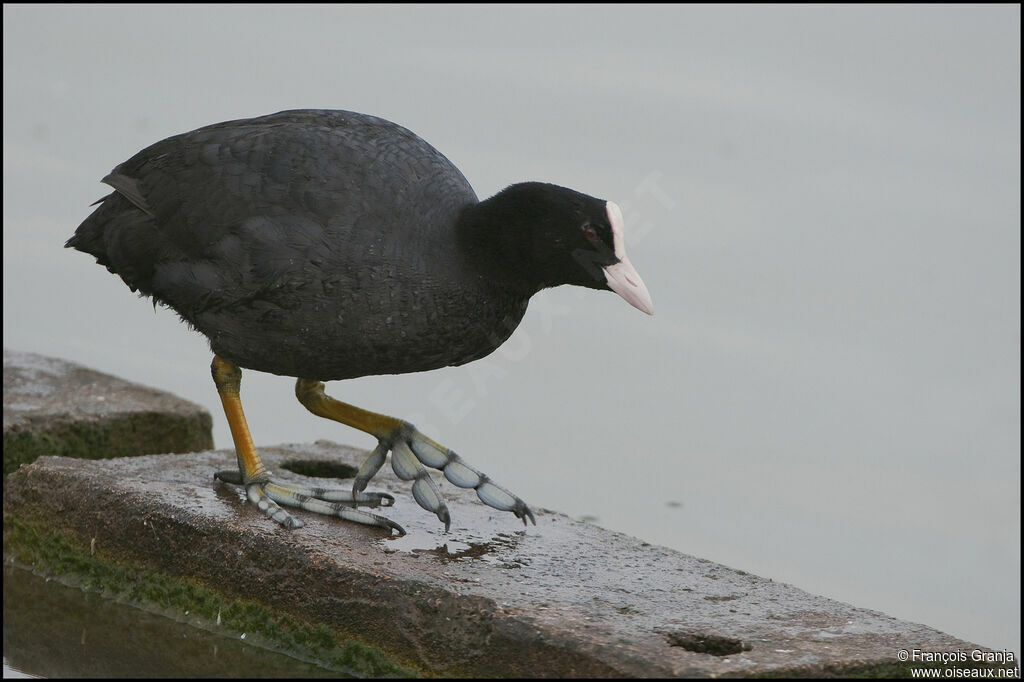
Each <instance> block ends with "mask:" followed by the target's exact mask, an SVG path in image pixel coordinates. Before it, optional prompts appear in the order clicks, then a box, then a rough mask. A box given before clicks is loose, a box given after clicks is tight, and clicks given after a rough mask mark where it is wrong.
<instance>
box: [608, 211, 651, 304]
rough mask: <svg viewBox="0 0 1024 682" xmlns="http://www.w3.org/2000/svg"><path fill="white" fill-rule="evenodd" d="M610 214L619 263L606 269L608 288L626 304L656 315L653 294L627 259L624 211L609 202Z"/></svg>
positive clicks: (609, 219)
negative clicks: (652, 299) (624, 300)
mask: <svg viewBox="0 0 1024 682" xmlns="http://www.w3.org/2000/svg"><path fill="white" fill-rule="evenodd" d="M605 210H606V211H607V212H608V223H609V224H610V225H611V226H612V239H613V240H614V242H615V256H616V257H617V258H618V259H619V262H618V263H615V264H614V265H609V266H608V267H606V268H604V276H605V279H606V280H607V281H608V288H609V289H611V290H612V291H614V292H615V293H617V294H618V295H619V296H621V297H622V298H624V299H626V302H627V303H629V304H630V305H631V306H633V307H634V308H636V309H638V310H642V311H643V312H645V313H647V314H648V315H653V314H654V303H653V302H652V301H651V294H650V292H648V291H647V286H646V285H645V284H644V281H643V280H642V279H640V273H638V272H637V271H636V268H634V267H633V264H632V263H630V262H629V259H628V258H626V240H625V237H624V236H623V224H624V221H623V219H622V209H620V208H619V207H618V205H617V204H616V203H615V202H614V201H609V202H608V204H607V205H606V207H605Z"/></svg>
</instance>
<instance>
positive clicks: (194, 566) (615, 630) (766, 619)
mask: <svg viewBox="0 0 1024 682" xmlns="http://www.w3.org/2000/svg"><path fill="white" fill-rule="evenodd" d="M366 454H367V453H366V452H365V451H361V450H357V449H354V448H350V447H346V446H341V445H336V444H333V443H329V442H323V441H321V442H317V443H313V444H301V445H284V446H279V447H264V448H261V455H262V456H263V458H264V461H265V462H266V464H267V466H268V468H270V469H271V470H273V471H275V472H277V473H278V474H279V475H280V476H281V477H282V478H287V479H289V480H295V481H300V482H303V483H307V484H310V485H321V486H323V485H332V483H331V481H330V480H325V479H323V478H310V477H307V476H303V475H299V474H295V473H293V472H291V471H289V469H295V470H303V471H307V470H308V468H303V467H302V466H297V465H296V463H299V462H303V463H306V466H307V467H309V466H313V467H314V469H315V465H316V464H317V463H320V464H323V463H339V462H341V463H345V464H349V465H352V466H358V465H359V464H360V463H361V461H362V459H363V458H364V457H365V456H366ZM234 464H235V457H234V453H233V451H216V452H210V451H207V452H202V453H196V454H191V455H188V456H184V457H183V456H165V455H150V456H141V457H133V458H126V459H117V460H102V461H82V460H74V459H70V458H62V457H43V458H40V459H39V460H37V461H36V462H35V463H33V464H30V465H27V466H24V467H22V469H21V470H20V471H19V472H17V473H16V474H14V475H12V476H11V477H9V479H8V481H7V486H6V494H5V498H4V512H5V517H8V516H10V517H13V518H18V519H28V520H32V521H34V522H38V523H45V524H46V525H47V526H48V527H52V528H54V529H58V530H60V531H61V532H65V533H69V534H72V535H73V536H74V537H76V538H78V539H79V541H80V542H81V543H82V544H83V546H89V547H91V548H92V549H93V550H94V551H95V553H96V554H97V555H100V556H103V557H105V558H106V559H109V560H110V561H115V562H131V563H133V564H138V565H143V566H146V567H148V568H150V569H152V570H156V571H161V572H164V573H167V574H169V575H173V576H180V577H182V578H186V579H195V580H198V581H200V582H201V583H202V584H204V585H210V586H214V587H215V588H216V589H217V590H219V591H220V592H222V593H223V594H225V595H227V596H228V597H231V598H238V599H252V600H255V601H257V602H259V603H261V604H267V605H269V606H270V607H272V608H274V609H278V610H280V611H282V612H285V613H288V614H293V615H295V616H296V617H300V618H302V619H304V620H306V621H309V622H312V623H317V624H323V625H326V626H327V627H330V628H331V629H332V630H333V631H334V632H336V633H338V636H341V637H346V636H350V637H356V638H359V639H360V640H361V641H365V642H371V643H373V645H374V646H377V647H380V648H381V649H382V650H383V651H385V652H386V653H387V654H388V655H390V656H393V657H395V659H396V660H398V661H400V662H401V663H402V664H403V665H409V666H412V667H414V668H416V669H418V670H420V671H421V672H423V673H424V674H428V675H479V676H527V677H566V676H583V677H608V676H616V677H620V676H641V677H651V676H658V677H660V676H721V675H726V676H750V675H783V676H795V675H800V676H821V675H841V676H845V675H856V674H867V675H875V676H877V675H881V676H891V675H904V676H905V675H907V674H908V672H909V671H908V668H909V667H912V666H913V664H912V663H903V662H900V661H899V660H898V658H897V655H898V651H899V650H900V649H908V650H913V649H920V650H922V651H936V652H943V651H957V650H962V651H967V652H969V651H971V650H973V649H978V648H979V647H978V646H976V645H974V644H970V643H968V642H964V641H961V640H958V639H956V638H954V637H952V636H950V635H946V634H944V633H941V632H938V631H936V630H934V629H931V628H928V627H926V626H923V625H918V624H914V623H908V622H905V621H900V620H897V619H894V618H891V617H889V616H886V615H885V614H883V613H879V612H876V611H869V610H865V609H860V608H855V607H853V606H850V605H847V604H842V603H839V602H836V601H833V600H830V599H826V598H824V597H819V596H815V595H812V594H809V593H807V592H804V591H802V590H800V589H797V588H795V587H793V586H791V585H787V584H783V583H778V582H773V581H771V580H767V579H764V578H760V577H758V576H754V575H751V574H749V573H746V572H744V571H741V570H735V569H732V568H729V567H726V566H722V565H720V564H716V563H713V562H711V561H707V560H705V559H699V558H696V557H692V556H688V555H685V554H682V553H679V552H676V551H673V550H670V549H667V548H664V547H658V546H653V545H650V544H648V543H645V542H642V541H640V540H638V539H636V538H632V537H629V536H625V535H622V534H618V533H614V532H611V531H608V530H605V529H602V528H600V527H598V526H595V525H591V524H588V523H583V522H579V521H575V520H572V519H570V518H568V517H566V516H565V515H563V514H560V513H557V512H554V511H550V510H546V509H536V508H535V509H534V512H535V514H536V516H537V526H536V527H534V526H530V527H528V528H524V527H523V526H522V525H521V524H520V522H519V521H518V520H517V519H515V518H514V517H513V516H512V515H511V514H509V513H502V512H498V511H495V510H493V509H491V508H489V507H486V506H484V505H483V504H481V503H480V502H479V501H477V500H476V496H475V494H474V493H473V492H472V491H466V490H461V489H458V488H455V487H454V486H452V485H450V484H448V483H447V481H444V480H443V478H441V479H440V480H439V481H438V485H439V487H440V488H441V490H442V492H443V494H444V495H445V497H446V499H447V501H448V504H449V508H450V510H451V516H452V526H451V531H450V532H448V533H445V532H444V528H443V525H442V524H440V523H439V522H438V520H437V519H436V517H434V516H433V515H431V514H429V513H427V512H425V511H423V510H422V509H420V507H419V506H418V505H417V504H416V503H415V501H414V500H413V498H412V496H411V493H410V492H409V485H408V483H405V482H402V481H400V480H398V479H397V477H395V476H394V474H393V473H391V472H390V469H389V468H388V467H385V470H382V471H381V473H380V474H378V476H377V477H376V478H375V479H374V480H373V481H372V482H371V485H370V486H369V488H368V489H369V490H378V491H383V492H389V493H391V494H392V495H394V496H395V498H396V504H395V506H393V507H390V508H387V509H384V510H378V511H382V513H385V514H386V515H387V516H388V517H389V518H391V519H392V520H394V521H396V522H398V523H399V524H401V525H402V526H403V527H404V528H405V529H406V530H407V531H408V535H406V536H405V537H397V536H388V535H387V534H386V532H385V531H383V530H381V529H377V528H370V527H364V526H358V525H354V524H351V523H346V522H344V521H341V520H338V519H333V518H327V517H322V516H318V515H315V514H310V513H307V512H302V511H296V512H295V513H296V515H299V516H301V518H302V520H303V521H305V522H306V526H305V527H303V528H301V529H298V530H293V531H288V530H285V529H284V528H282V527H280V526H278V525H277V524H275V523H274V522H272V521H270V520H269V519H267V518H265V517H263V515H262V514H261V513H260V512H258V511H257V510H256V509H255V507H254V506H253V505H251V504H249V503H247V502H246V501H245V500H244V495H243V492H242V490H241V489H240V488H238V487H234V486H230V485H227V484H224V483H221V482H215V481H214V480H213V473H214V472H215V471H217V470H220V469H227V468H231V467H233V466H234ZM435 480H438V477H435ZM335 483H336V484H337V486H338V487H343V488H350V487H351V482H350V480H336V481H335ZM5 520H6V519H5ZM5 533H6V531H5ZM5 538H6V534H5ZM6 552H7V549H6V546H5V554H6ZM918 665H919V664H918Z"/></svg>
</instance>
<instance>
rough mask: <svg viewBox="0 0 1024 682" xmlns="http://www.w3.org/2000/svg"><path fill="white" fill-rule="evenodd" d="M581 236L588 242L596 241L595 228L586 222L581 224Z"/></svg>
mask: <svg viewBox="0 0 1024 682" xmlns="http://www.w3.org/2000/svg"><path fill="white" fill-rule="evenodd" d="M583 236H584V237H586V238H587V241H588V242H596V241H597V230H595V229H594V228H593V227H591V226H590V224H589V223H588V224H586V225H584V226H583Z"/></svg>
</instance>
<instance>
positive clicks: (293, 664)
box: [3, 565, 345, 678]
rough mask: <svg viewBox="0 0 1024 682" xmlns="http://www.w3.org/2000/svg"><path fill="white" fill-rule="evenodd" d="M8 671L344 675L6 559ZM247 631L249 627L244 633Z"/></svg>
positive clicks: (106, 675)
mask: <svg viewBox="0 0 1024 682" xmlns="http://www.w3.org/2000/svg"><path fill="white" fill-rule="evenodd" d="M3 571H4V637H3V642H4V646H3V656H4V677H8V676H19V675H32V676H39V677H94V678H135V677H143V678H145V677H199V678H203V677H206V678H217V677H266V678H282V677H339V676H340V677H345V675H344V674H342V673H340V672H338V671H332V670H326V669H324V668H320V667H318V666H316V665H312V664H310V663H307V662H305V661H300V660H297V659H295V658H292V657H289V656H285V655H284V654H279V653H275V652H272V651H268V650H266V649H262V648H259V647H254V646H249V645H248V644H246V642H245V641H244V639H243V638H242V636H241V635H239V634H238V633H231V634H229V633H217V632H210V631H207V630H203V629H200V628H197V627H195V626H193V625H190V624H189V623H187V622H179V621H176V620H173V619H171V618H168V617H167V616H163V615H159V614H155V613H147V612H145V611H140V610H139V609H136V608H134V607H132V606H129V605H126V604H119V603H117V602H114V601H110V600H109V599H106V598H104V597H103V596H101V595H99V594H92V593H89V592H85V591H83V590H81V589H78V588H75V587H67V586H65V585H61V584H59V583H57V582H56V581H51V580H47V579H45V578H42V577H39V576H37V575H33V574H32V573H31V572H30V571H28V570H26V569H25V568H21V567H15V566H7V565H5V566H4V569H3ZM242 634H244V633H242Z"/></svg>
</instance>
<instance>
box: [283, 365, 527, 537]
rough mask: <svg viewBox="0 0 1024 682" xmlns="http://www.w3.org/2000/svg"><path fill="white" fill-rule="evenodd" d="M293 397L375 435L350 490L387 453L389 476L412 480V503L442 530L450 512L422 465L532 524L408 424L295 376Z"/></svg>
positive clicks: (522, 509)
mask: <svg viewBox="0 0 1024 682" xmlns="http://www.w3.org/2000/svg"><path fill="white" fill-rule="evenodd" d="M295 397H296V398H298V399H299V402H300V403H302V404H303V405H304V406H305V408H306V409H307V410H309V411H310V412H312V413H313V414H315V415H317V416H318V417H324V418H326V419H331V420H334V421H336V422H340V423H342V424H345V425H346V426H351V427H352V428H356V429H359V430H360V431H363V432H365V433H368V434H370V435H372V436H374V437H375V438H376V439H377V441H378V443H377V447H376V448H375V449H374V450H373V452H372V453H370V456H369V457H367V458H366V461H365V462H363V465H362V466H361V467H359V472H358V473H357V474H356V477H355V480H354V481H353V483H352V492H353V494H357V493H360V492H362V491H363V490H365V489H366V484H367V483H368V482H369V481H370V479H371V478H373V476H374V475H375V474H376V473H377V471H379V470H380V468H381V467H382V466H383V465H384V462H385V459H386V458H387V454H388V452H389V451H390V452H391V468H392V469H393V470H394V472H395V475H397V476H398V477H399V478H401V479H402V480H405V481H413V484H412V494H413V497H415V498H416V502H418V503H419V505H420V506H421V507H423V508H424V509H426V510H427V511H429V512H433V513H434V514H436V515H437V518H438V519H440V520H441V522H442V523H444V527H445V530H448V527H449V525H450V523H451V516H450V515H449V513H448V507H447V505H446V504H445V502H444V499H443V498H442V497H441V492H440V491H439V490H438V489H437V486H436V485H435V484H434V481H433V480H432V479H431V478H430V475H429V474H428V473H427V470H426V468H425V467H431V468H433V469H438V470H440V471H442V472H444V475H445V478H447V479H448V480H449V481H450V482H451V483H454V484H455V485H457V486H459V487H460V488H473V489H474V490H476V494H477V497H479V498H480V500H481V501H482V502H483V503H484V504H487V505H489V506H491V507H494V508H495V509H500V510H502V511H510V512H512V513H514V514H515V515H516V516H517V517H519V518H520V519H522V520H523V523H524V524H525V523H526V519H528V518H529V519H530V520H531V521H533V522H534V524H536V523H537V522H536V521H535V520H534V518H533V512H531V511H530V508H529V507H527V506H526V503H525V502H523V501H522V500H521V499H519V498H518V497H516V496H515V495H513V494H512V493H510V492H509V491H507V490H505V489H504V488H502V487H501V486H499V485H497V484H496V483H494V482H493V481H491V480H490V478H488V477H487V476H486V475H485V474H483V473H481V472H479V471H477V470H476V469H474V468H473V467H471V466H469V465H468V464H466V463H465V462H464V461H463V460H462V458H461V457H459V456H458V455H457V454H455V453H454V452H452V451H451V450H449V449H448V448H446V447H445V446H443V445H441V444H440V443H438V442H437V441H434V440H431V439H430V438H427V437H426V436H424V435H423V434H422V433H420V432H419V431H418V430H417V429H416V427H415V426H413V425H412V424H410V423H409V422H406V421H402V420H401V419H396V418H395V417H389V416H387V415H383V414H377V413H376V412H370V411H368V410H364V409H362V408H359V407H356V406H355V405H349V404H348V403H343V402H341V401H340V400H336V399H334V398H332V397H331V396H329V395H327V394H326V393H324V384H323V382H322V381H314V380H312V379H299V380H298V381H296V382H295Z"/></svg>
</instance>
